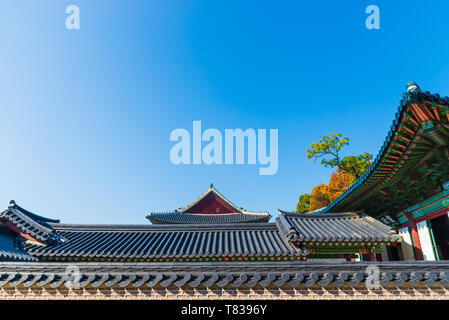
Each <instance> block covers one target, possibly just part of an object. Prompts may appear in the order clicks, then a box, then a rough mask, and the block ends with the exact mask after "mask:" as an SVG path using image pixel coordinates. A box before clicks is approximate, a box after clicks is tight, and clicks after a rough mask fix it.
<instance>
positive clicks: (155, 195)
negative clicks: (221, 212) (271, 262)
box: [0, 0, 449, 224]
mask: <svg viewBox="0 0 449 320" xmlns="http://www.w3.org/2000/svg"><path fill="white" fill-rule="evenodd" d="M70 4H76V5H78V6H79V8H80V14H81V15H80V18H81V20H80V27H81V28H80V30H67V29H66V28H65V19H66V16H67V15H66V14H65V8H66V6H67V5H70ZM370 4H375V5H377V6H379V8H380V11H381V21H380V23H381V29H380V30H367V29H366V28H365V19H366V17H367V15H366V14H365V8H366V6H368V5H370ZM448 31H449V2H447V1H446V0H441V1H437V0H432V1H410V0H408V1H399V0H396V1H380V0H374V1H338V2H336V1H307V2H306V1H286V2H282V1H281V2H279V1H229V0H227V1H181V0H177V1H169V0H164V1H99V0H95V1H94V0H88V1H87V0H86V1H84V0H70V1H56V0H55V1H34V0H30V1H22V0H11V1H5V0H4V1H2V2H1V4H0V44H1V50H0V121H1V134H0V150H1V157H0V178H1V184H0V207H3V208H5V209H6V207H7V205H8V203H9V200H11V199H14V200H16V202H17V203H18V204H19V205H22V206H23V207H25V208H27V209H29V210H31V211H33V212H35V213H37V214H41V215H44V216H48V217H51V218H60V219H61V220H62V222H66V223H133V224H134V223H143V224H145V223H149V222H147V220H146V219H145V215H146V214H148V212H149V211H165V210H171V209H174V208H178V207H181V206H184V205H186V204H187V203H189V202H190V201H191V200H193V199H194V198H196V197H197V196H198V195H199V194H200V193H201V192H203V191H204V190H205V189H206V188H207V187H208V186H209V184H210V183H211V182H213V183H214V185H215V186H216V187H217V188H218V189H219V190H220V191H221V192H222V193H223V194H224V195H225V196H227V197H228V198H229V199H230V200H232V201H234V202H235V203H236V204H238V205H240V206H243V207H244V208H246V209H249V210H267V211H269V212H270V213H272V214H276V213H277V208H282V209H285V210H295V206H296V202H297V198H298V196H299V195H300V194H302V193H306V192H309V191H310V190H311V188H312V187H313V186H315V185H316V184H318V183H320V182H325V183H327V181H328V177H329V174H330V170H327V169H323V168H321V167H320V166H319V164H318V163H317V164H314V163H312V162H311V161H308V160H306V158H305V149H306V148H307V146H309V145H310V144H311V143H312V142H313V141H315V140H317V139H319V138H320V136H322V135H324V134H328V133H329V132H342V133H344V134H345V135H347V136H349V137H350V146H349V147H348V148H347V150H346V154H358V153H362V152H365V151H366V152H370V153H373V154H377V152H378V150H379V148H380V146H381V144H382V143H383V140H384V138H385V136H386V134H387V132H388V130H389V127H390V125H391V122H392V120H393V116H394V113H395V112H396V110H397V106H398V102H399V100H400V98H401V95H402V93H403V91H404V90H405V84H406V82H407V81H408V80H415V81H416V82H417V83H418V84H419V85H420V86H421V88H423V89H424V90H430V91H432V92H439V93H440V94H442V95H449V88H448V84H449V41H448V39H447V37H448ZM193 120H201V121H202V124H203V127H204V128H217V129H220V130H224V129H225V128H243V129H245V128H267V129H270V128H275V129H278V130H279V170H278V172H277V174H276V175H273V176H260V175H259V174H258V168H259V165H244V166H237V165H234V166H224V165H222V166H206V165H201V166H193V165H191V166H186V165H181V166H175V165H173V164H172V163H171V162H170V161H169V151H170V148H171V147H172V145H173V143H172V142H170V141H169V135H170V132H171V130H173V129H176V128H187V129H189V130H191V129H190V128H191V126H192V121H193Z"/></svg>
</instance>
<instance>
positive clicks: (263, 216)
mask: <svg viewBox="0 0 449 320" xmlns="http://www.w3.org/2000/svg"><path fill="white" fill-rule="evenodd" d="M211 197H212V198H217V199H218V200H219V203H220V206H221V209H225V211H224V212H223V211H221V212H219V211H212V212H210V211H211V210H212V209H217V210H218V209H220V208H214V207H212V208H210V207H207V210H206V211H208V212H198V211H196V210H198V205H200V206H201V204H203V205H204V204H205V203H206V204H207V202H208V199H209V200H210V198H211ZM203 209H204V207H203ZM203 211H204V210H203ZM218 212H219V213H218ZM270 218H271V215H270V214H269V213H268V212H251V211H247V210H245V209H243V208H240V207H238V206H236V205H235V204H233V203H232V202H231V201H229V200H228V199H227V198H226V197H225V196H223V195H222V194H221V193H220V192H219V191H218V190H217V189H216V188H215V187H214V186H213V185H212V184H211V185H210V187H209V188H208V189H207V190H206V191H205V192H203V193H202V194H201V195H200V196H199V197H198V198H197V199H195V200H194V201H192V202H191V203H190V204H188V205H187V206H185V207H183V208H179V209H178V210H174V211H172V212H151V213H150V214H149V215H148V216H147V219H148V220H150V221H151V222H152V223H154V224H163V223H166V224H176V223H180V224H221V223H248V222H268V221H269V220H270Z"/></svg>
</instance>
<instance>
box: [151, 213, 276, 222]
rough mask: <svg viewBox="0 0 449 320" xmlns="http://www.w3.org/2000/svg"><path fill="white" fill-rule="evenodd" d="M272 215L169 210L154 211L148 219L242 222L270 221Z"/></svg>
mask: <svg viewBox="0 0 449 320" xmlns="http://www.w3.org/2000/svg"><path fill="white" fill-rule="evenodd" d="M270 218H271V215H269V214H268V213H226V214H223V213H222V214H197V213H181V212H168V213H156V212H152V213H151V214H149V215H148V216H147V219H148V220H150V221H151V222H152V223H185V224H204V223H217V224H219V223H241V222H268V220H270Z"/></svg>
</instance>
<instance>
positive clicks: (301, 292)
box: [0, 285, 449, 300]
mask: <svg viewBox="0 0 449 320" xmlns="http://www.w3.org/2000/svg"><path fill="white" fill-rule="evenodd" d="M0 299H1V300H30V299H31V300H33V299H40V300H64V299H70V300H111V299H119V300H128V299H130V300H141V299H156V300H168V299H177V300H186V299H189V300H197V299H198V300H199V299H201V300H206V299H213V300H217V299H226V300H228V299H237V300H238V299H283V300H284V299H301V300H307V299H311V300H318V299H324V300H334V299H336V300H341V299H344V300H423V299H425V300H429V299H431V300H443V299H444V300H449V289H448V288H444V287H442V286H434V287H426V286H418V287H411V286H404V287H394V286H392V287H381V288H379V289H372V290H370V289H367V288H366V287H364V286H359V287H350V286H347V287H340V288H338V287H329V288H323V287H311V288H305V287H302V288H291V287H281V288H278V287H272V288H270V287H268V288H263V287H258V288H237V289H236V288H231V287H225V288H220V287H211V288H206V287H202V288H190V287H186V288H178V287H168V288H162V287H158V288H144V287H142V288H130V287H126V288H121V287H99V288H92V287H90V286H89V287H86V288H79V289H67V288H65V287H60V288H56V289H53V288H47V287H44V288H42V287H37V286H33V287H29V288H27V287H24V286H22V285H21V286H18V287H10V286H9V285H7V286H4V287H2V288H0Z"/></svg>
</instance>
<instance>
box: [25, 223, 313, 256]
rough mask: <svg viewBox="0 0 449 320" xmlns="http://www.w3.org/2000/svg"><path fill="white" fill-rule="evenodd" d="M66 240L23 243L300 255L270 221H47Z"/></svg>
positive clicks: (105, 250) (137, 251) (101, 252)
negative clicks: (152, 223)
mask: <svg viewBox="0 0 449 320" xmlns="http://www.w3.org/2000/svg"><path fill="white" fill-rule="evenodd" d="M51 226H52V227H53V228H54V229H55V231H57V232H58V234H60V235H61V236H62V237H64V239H66V241H65V242H64V243H60V244H55V245H52V246H37V245H34V244H27V245H26V246H25V249H26V250H27V251H28V252H29V253H30V254H31V255H33V256H35V257H45V256H53V257H63V256H72V257H73V256H77V257H94V258H200V257H234V256H235V257H239V256H242V257H244V256H248V257H251V256H253V257H255V256H304V255H307V251H306V250H301V249H298V248H295V247H293V246H292V245H291V244H290V243H289V242H288V241H286V240H285V239H284V238H283V237H282V236H281V235H280V233H279V231H278V229H277V227H276V225H275V224H267V223H248V224H242V225H237V224H228V225H155V226H148V225H144V226H132V225H128V226H126V225H122V226H120V225H116V226H107V225H103V226H101V225H63V224H52V225H51Z"/></svg>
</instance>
